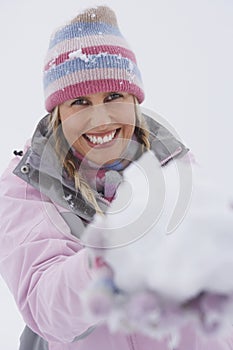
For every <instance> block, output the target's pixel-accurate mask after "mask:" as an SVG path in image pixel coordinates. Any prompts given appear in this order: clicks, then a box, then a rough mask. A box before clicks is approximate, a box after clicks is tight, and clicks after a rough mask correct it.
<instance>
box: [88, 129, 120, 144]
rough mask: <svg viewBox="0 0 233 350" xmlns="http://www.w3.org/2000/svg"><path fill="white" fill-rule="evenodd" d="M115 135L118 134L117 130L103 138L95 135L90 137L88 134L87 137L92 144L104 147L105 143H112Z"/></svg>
mask: <svg viewBox="0 0 233 350" xmlns="http://www.w3.org/2000/svg"><path fill="white" fill-rule="evenodd" d="M115 134H116V130H114V131H113V132H111V134H109V135H105V136H104V137H101V136H98V137H96V136H94V135H88V134H85V135H86V137H87V138H88V139H89V140H90V141H91V142H92V143H94V144H99V145H102V144H103V143H106V142H110V141H111V140H112V139H113V138H114V136H115Z"/></svg>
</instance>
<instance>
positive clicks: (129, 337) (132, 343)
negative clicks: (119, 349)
mask: <svg viewBox="0 0 233 350" xmlns="http://www.w3.org/2000/svg"><path fill="white" fill-rule="evenodd" d="M128 343H129V348H130V350H136V347H135V344H134V341H133V336H132V335H128Z"/></svg>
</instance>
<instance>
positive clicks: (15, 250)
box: [0, 158, 92, 342]
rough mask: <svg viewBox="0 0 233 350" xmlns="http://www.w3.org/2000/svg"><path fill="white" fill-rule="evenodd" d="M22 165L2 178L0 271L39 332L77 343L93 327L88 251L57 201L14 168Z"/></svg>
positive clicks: (61, 340) (33, 326)
mask: <svg viewBox="0 0 233 350" xmlns="http://www.w3.org/2000/svg"><path fill="white" fill-rule="evenodd" d="M16 164H17V158H15V159H13V161H12V162H11V163H10V166H9V167H8V169H7V170H6V171H5V173H4V174H3V175H2V177H1V180H0V225H1V227H0V247H1V248H0V273H1V275H2V277H3V278H4V280H5V282H6V283H7V285H8V287H9V289H10V291H11V292H12V294H13V295H14V298H15V300H16V303H17V305H18V308H19V310H20V312H21V314H22V316H23V318H24V321H25V322H26V323H27V325H28V326H29V327H30V328H31V329H32V330H33V331H34V332H36V333H37V334H39V335H40V336H42V337H43V338H44V339H46V340H48V341H60V342H71V341H72V340H73V339H74V338H75V337H77V336H78V335H80V334H82V333H83V332H85V331H86V330H87V329H88V328H89V327H90V326H91V325H90V324H87V323H85V322H83V320H82V319H83V317H82V316H83V308H82V302H81V297H80V296H81V294H82V292H83V291H84V290H85V288H86V287H87V285H88V283H89V282H90V280H91V278H92V276H91V274H92V272H91V271H90V270H89V267H88V259H87V251H86V249H85V248H83V246H82V245H81V243H80V242H79V240H78V239H77V238H75V237H74V236H72V235H71V233H70V231H69V227H68V226H67V224H66V223H65V221H64V220H63V219H62V217H61V215H60V214H59V212H58V210H57V209H56V207H55V205H54V204H53V203H51V202H50V201H49V200H48V199H46V198H42V197H41V194H40V193H39V192H38V191H37V190H35V189H34V188H32V187H31V186H30V185H28V184H26V183H25V182H24V181H22V180H21V179H19V178H18V177H17V176H15V175H14V174H13V173H12V170H13V169H14V167H15V166H16Z"/></svg>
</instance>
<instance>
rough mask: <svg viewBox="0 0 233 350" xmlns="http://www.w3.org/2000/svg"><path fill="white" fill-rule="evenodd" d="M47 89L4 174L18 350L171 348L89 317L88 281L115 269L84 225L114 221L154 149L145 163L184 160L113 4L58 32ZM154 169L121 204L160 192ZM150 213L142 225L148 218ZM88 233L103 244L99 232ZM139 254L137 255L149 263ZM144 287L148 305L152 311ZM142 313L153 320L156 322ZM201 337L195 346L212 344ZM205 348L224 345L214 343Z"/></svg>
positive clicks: (2, 215)
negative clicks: (155, 110) (155, 107)
mask: <svg viewBox="0 0 233 350" xmlns="http://www.w3.org/2000/svg"><path fill="white" fill-rule="evenodd" d="M44 92H45V106H46V109H47V112H48V114H47V115H46V116H45V117H43V118H42V119H41V120H40V122H39V124H38V125H37V126H36V129H35V132H34V134H33V137H32V139H31V140H30V141H29V143H27V144H26V146H25V150H24V154H23V155H22V154H21V153H20V152H15V157H14V159H13V160H12V161H11V163H10V165H9V166H8V168H7V169H6V171H5V172H4V173H3V175H2V177H1V180H0V222H1V230H0V247H1V249H0V271H1V275H2V277H3V278H4V279H5V281H6V283H7V285H8V287H9V289H10V291H11V292H12V294H13V296H14V298H15V301H16V304H17V306H18V308H19V311H20V313H21V315H22V317H23V319H24V321H25V323H26V328H25V330H24V332H23V334H22V336H21V338H20V342H21V345H20V350H77V349H79V350H93V349H95V350H119V349H121V350H133V349H134V350H136V349H137V350H150V349H160V350H168V349H171V347H169V345H168V343H167V339H163V340H161V339H154V338H153V337H150V336H148V334H146V333H144V334H142V333H141V332H137V334H135V333H134V332H133V331H132V332H131V333H130V331H131V330H132V329H130V327H128V328H127V325H129V323H127V322H128V321H125V322H124V321H123V322H122V327H121V330H120V331H119V332H115V333H113V332H111V329H110V328H109V327H108V326H107V325H106V323H104V321H106V319H104V320H103V314H101V313H99V314H98V316H97V320H95V322H94V323H93V321H92V320H90V319H89V318H88V317H86V311H87V310H86V308H85V307H86V304H85V302H84V300H83V295H84V294H85V293H86V291H87V290H88V288H89V286H90V284H92V283H93V281H95V280H96V278H97V277H98V276H100V275H101V274H102V276H103V274H107V277H113V271H112V269H111V268H110V266H109V265H108V264H107V263H106V261H104V260H103V259H101V258H102V256H93V254H92V253H91V252H90V249H88V247H87V246H86V245H85V242H84V241H83V240H82V239H83V234H84V233H85V232H87V230H86V227H87V226H88V227H91V224H92V223H93V222H94V220H95V218H96V217H97V218H98V215H96V214H98V213H101V217H106V216H107V215H108V218H109V221H108V222H109V226H110V227H109V228H110V229H112V228H113V220H112V217H110V216H111V215H110V216H109V213H108V209H109V208H110V207H111V203H113V204H114V202H115V203H119V202H117V199H118V200H119V197H120V200H121V198H123V197H124V196H121V193H122V192H121V191H120V188H122V187H119V185H120V184H121V182H122V181H123V179H124V177H125V178H127V171H129V173H130V174H132V176H131V177H134V176H135V173H134V170H135V169H136V170H137V168H138V169H139V168H140V167H141V165H140V164H141V163H140V161H142V160H143V159H144V158H143V157H144V156H145V155H149V154H150V155H151V154H152V153H153V157H150V159H153V160H152V161H153V162H154V165H156V167H157V164H159V168H161V166H164V165H167V164H168V163H170V161H171V162H172V163H173V160H174V159H175V160H176V161H178V159H179V158H181V159H182V162H183V156H184V155H186V154H187V152H188V149H187V148H186V147H185V146H184V145H183V144H182V143H181V142H180V141H179V140H177V139H176V138H175V137H174V135H173V134H171V133H170V132H169V131H168V130H167V129H166V128H165V127H164V126H162V125H161V124H160V123H158V122H157V121H155V120H152V119H151V118H149V117H148V116H146V115H145V114H143V113H142V112H141V109H140V104H141V103H142V102H143V100H144V91H143V88H142V80H141V75H140V71H139V68H138V65H137V61H136V58H135V55H134V53H133V52H132V50H131V49H130V47H129V45H128V43H127V41H126V40H125V38H124V36H123V35H122V33H121V31H120V29H119V27H118V24H117V19H116V16H115V13H114V12H113V11H112V10H111V9H110V8H108V7H106V6H98V7H93V8H88V9H87V10H85V11H83V12H82V13H79V14H78V15H77V16H75V18H73V19H72V20H71V21H70V22H69V23H67V24H65V25H64V26H62V27H60V28H59V29H57V30H56V31H55V32H54V33H53V35H52V37H51V40H50V43H49V48H48V52H47V55H46V59H45V65H44ZM148 150H150V151H149V152H147V151H148ZM144 153H146V154H144ZM21 156H22V158H21ZM185 159H186V162H184V163H185V164H186V163H188V157H187V158H185ZM152 161H151V162H150V164H149V165H153V164H151V163H152ZM132 163H133V164H132ZM135 164H136V166H135V167H133V168H132V166H133V165H135ZM182 164H183V163H182ZM175 165H177V163H175ZM130 169H134V170H131V171H130ZM140 169H141V168H140ZM152 169H154V168H153V166H151V168H150V169H149V172H151V176H152V180H153V184H154V186H153V187H152V188H151V187H149V185H148V181H145V182H144V183H145V184H146V186H147V188H146V191H142V189H141V188H140V187H141V181H140V182H139V183H138V185H137V186H135V190H136V191H137V190H138V189H139V190H140V191H139V196H136V201H135V197H134V196H132V198H131V197H130V196H129V192H127V191H125V190H124V191H123V192H124V195H125V196H126V197H127V201H126V203H128V202H132V203H133V207H134V205H135V203H136V206H137V205H138V204H141V202H145V199H146V198H147V196H146V194H148V196H149V195H150V196H151V197H152V198H155V199H156V201H157V199H158V196H159V193H160V194H161V188H160V186H158V182H157V181H156V180H155V178H154V173H153V171H152ZM142 173H143V169H142ZM136 174H137V172H136ZM140 179H141V177H140ZM118 187H119V188H118ZM123 188H125V187H123ZM171 192H172V191H171ZM117 196H118V197H117ZM129 197H130V198H129ZM138 199H139V200H138ZM125 209H126V206H124V205H123V206H122V207H120V209H119V208H118V209H117V212H118V213H119V216H118V218H119V219H118V220H117V221H122V222H124V220H123V219H124V218H125V216H128V215H127V210H126V211H125ZM137 209H138V208H137ZM146 209H148V210H147V215H148V216H147V218H149V219H153V220H154V215H155V212H154V211H153V210H154V208H153V205H151V206H150V208H146ZM156 210H157V209H156ZM106 213H107V215H105V214H106ZM137 213H141V208H140V205H139V210H136V214H137ZM121 214H123V215H122V216H121ZM124 215H125V216H124ZM150 216H151V217H150ZM132 217H133V219H134V218H135V211H133V215H132ZM136 217H137V220H138V221H135V222H136V225H134V228H133V229H132V226H131V227H129V230H128V226H127V225H126V226H125V227H123V228H124V230H126V231H129V233H130V229H131V231H133V233H134V235H135V236H137V235H138V234H139V233H140V234H141V231H140V227H141V226H142V225H141V221H142V218H141V216H140V215H139V217H138V215H136ZM143 221H144V222H143V225H145V226H143V227H145V230H147V225H148V222H150V221H151V220H147V219H143ZM124 230H122V232H124ZM135 231H136V232H135ZM95 233H96V235H95ZM127 233H128V232H127ZM93 236H94V240H96V241H97V242H98V239H99V238H98V237H99V236H98V230H95V229H94V235H93ZM151 248H152V253H153V252H154V247H151ZM146 253H147V252H146ZM143 258H144V257H143V254H142V256H140V264H142V265H143ZM125 261H127V257H126V260H125ZM184 265H185V264H184ZM124 268H125V266H123V269H124ZM152 268H153V264H152ZM105 276H106V275H105ZM107 282H108V283H107V287H108V293H107V297H106V300H107V302H109V300H111V299H110V297H111V293H113V294H115V295H116V297H117V300H118V296H119V295H118V293H120V291H119V288H117V287H116V286H114V283H113V282H112V280H111V279H110V282H109V279H107ZM100 289H101V288H100ZM100 289H98V291H99V290H100ZM149 294H150V296H149V295H148V293H145V297H146V300H145V299H144V301H146V304H147V305H149V306H150V309H151V308H153V310H152V311H153V313H156V312H157V309H156V303H153V304H151V303H150V301H151V300H152V299H153V298H151V294H152V293H149ZM95 296H96V298H97V299H96V300H97V303H96V305H97V308H96V309H97V310H99V311H101V307H103V306H104V305H105V304H104V303H102V304H101V303H98V300H100V299H98V297H99V295H98V293H97V294H96V295H95ZM147 297H149V298H147ZM120 299H121V298H120ZM127 301H129V303H130V298H129V299H127ZM148 302H149V303H148ZM134 305H136V304H134ZM143 305H145V304H141V306H142V312H144V313H146V312H147V311H148V308H147V309H144V306H143ZM126 306H127V307H128V306H129V305H126ZM139 306H140V305H139ZM127 307H126V308H125V309H126V313H127V310H128V309H127ZM137 307H138V304H137V305H136V308H134V307H133V311H135V310H136V312H133V313H131V316H133V317H135V319H134V322H138V321H139V320H138V316H137V315H138V314H137ZM150 311H151V310H150ZM129 316H130V314H129ZM131 316H130V317H131ZM147 316H148V315H146V317H145V319H146V320H147V321H148V322H149V323H150V326H152V327H154V326H155V323H154V318H153V319H152V318H147ZM142 320H143V318H142ZM126 328H127V329H126ZM126 331H129V334H126ZM196 344H197V336H196V333H195V330H194V329H189V328H188V329H185V330H184V331H182V334H181V344H180V347H179V349H180V350H187V349H189V350H195V349H196ZM201 344H202V342H201V341H200V347H198V349H199V350H205V349H206V347H205V345H203V346H202V345H201ZM208 348H210V349H212V350H224V349H225V350H226V347H221V346H218V344H217V347H213V346H212V343H211V345H210V346H209V347H208ZM228 349H230V348H229V347H228V348H227V350H228Z"/></svg>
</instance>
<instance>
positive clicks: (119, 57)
mask: <svg viewBox="0 0 233 350" xmlns="http://www.w3.org/2000/svg"><path fill="white" fill-rule="evenodd" d="M111 91H121V92H128V93H130V94H133V95H135V96H136V97H137V99H138V101H139V103H141V102H142V101H143V99H144V92H143V89H142V81H141V75H140V71H139V69H138V67H137V62H136V58H135V55H134V53H133V52H132V51H131V50H130V48H129V45H128V43H127V42H126V40H125V38H124V37H123V36H122V34H121V32H120V30H119V28H118V24H117V19H116V15H115V13H114V12H113V11H112V10H111V9H110V8H108V7H106V6H98V7H93V8H88V9H87V10H85V11H84V12H82V13H80V14H78V15H77V16H76V17H75V18H74V19H73V20H71V21H70V22H69V23H68V24H66V25H65V26H63V27H60V28H59V29H58V30H57V31H55V33H54V34H53V35H52V37H51V40H50V45H49V49H48V52H47V56H46V60H45V67H44V93H45V106H46V109H47V111H48V112H51V111H52V110H53V108H54V107H55V106H57V105H59V104H61V103H63V102H65V101H67V100H69V99H74V98H76V97H79V96H85V95H89V94H94V93H98V92H111Z"/></svg>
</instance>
